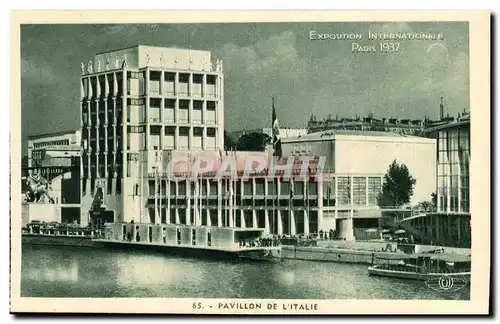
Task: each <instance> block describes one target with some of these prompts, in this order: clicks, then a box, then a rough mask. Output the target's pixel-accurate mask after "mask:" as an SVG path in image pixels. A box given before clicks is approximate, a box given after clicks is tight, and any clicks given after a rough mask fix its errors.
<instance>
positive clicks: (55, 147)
mask: <svg viewBox="0 0 500 324" xmlns="http://www.w3.org/2000/svg"><path fill="white" fill-rule="evenodd" d="M36 150H40V151H41V150H44V151H75V152H76V151H80V150H81V147H80V145H75V144H73V145H47V146H44V147H41V148H38V149H33V151H36Z"/></svg>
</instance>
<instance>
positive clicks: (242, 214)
mask: <svg viewBox="0 0 500 324" xmlns="http://www.w3.org/2000/svg"><path fill="white" fill-rule="evenodd" d="M239 212H240V227H241V228H246V227H247V224H246V217H245V211H244V210H243V209H241V210H240V211H239Z"/></svg>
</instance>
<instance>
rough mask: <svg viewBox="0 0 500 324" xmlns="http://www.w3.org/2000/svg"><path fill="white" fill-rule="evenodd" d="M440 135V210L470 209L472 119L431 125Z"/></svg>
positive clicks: (438, 183) (462, 210) (435, 134)
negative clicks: (437, 125)
mask: <svg viewBox="0 0 500 324" xmlns="http://www.w3.org/2000/svg"><path fill="white" fill-rule="evenodd" d="M429 132H430V133H431V134H433V136H435V138H436V139H437V211H438V212H441V213H465V214H467V213H469V212H470V210H469V208H470V200H469V197H470V190H469V189H470V188H469V167H470V119H467V120H459V121H456V122H453V123H449V124H447V125H443V126H440V127H436V128H433V129H430V130H429Z"/></svg>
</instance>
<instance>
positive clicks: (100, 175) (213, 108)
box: [80, 46, 224, 221]
mask: <svg viewBox="0 0 500 324" xmlns="http://www.w3.org/2000/svg"><path fill="white" fill-rule="evenodd" d="M80 81H81V82H80V84H81V116H82V121H81V124H82V146H83V154H82V171H81V174H82V199H83V200H82V204H83V206H84V207H83V208H82V215H81V216H82V220H84V221H88V214H89V212H90V211H91V209H92V206H93V202H94V198H96V192H99V195H102V200H103V205H105V206H106V209H109V210H111V211H113V213H114V215H113V216H112V219H113V220H114V221H130V220H132V219H134V218H137V217H138V215H139V214H140V213H141V212H142V209H143V208H142V207H143V206H141V205H140V204H139V200H138V199H134V197H136V196H137V195H138V191H140V192H141V193H146V190H147V183H148V175H151V174H154V170H155V168H156V167H157V157H158V156H159V155H163V154H164V152H166V151H167V152H168V151H171V150H190V151H202V150H212V151H218V150H220V149H223V141H224V131H223V130H224V93H223V87H224V80H223V73H222V61H219V60H217V62H216V65H215V67H214V65H213V63H212V58H211V54H210V52H207V51H197V50H188V49H176V48H162V47H151V46H136V47H132V48H127V49H122V50H117V51H112V52H107V53H101V54H97V55H95V57H94V58H93V60H91V61H89V62H88V63H82V66H81V77H80Z"/></svg>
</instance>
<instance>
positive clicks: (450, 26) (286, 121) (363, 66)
mask: <svg viewBox="0 0 500 324" xmlns="http://www.w3.org/2000/svg"><path fill="white" fill-rule="evenodd" d="M311 31H315V32H316V33H328V34H331V33H361V34H363V39H362V40H359V41H358V40H354V41H353V40H331V39H328V40H311V39H310V33H311ZM369 31H370V32H373V33H375V32H392V33H395V32H407V33H419V32H423V33H436V34H437V33H441V34H443V36H444V37H443V39H442V40H400V41H386V42H394V43H399V51H398V52H397V53H382V52H380V47H379V46H380V41H374V40H368V32H369ZM353 43H357V44H359V45H360V46H375V47H376V49H377V51H376V52H364V53H359V52H353V51H352V48H353V46H355V45H353ZM139 44H140V45H153V46H165V47H178V48H192V49H200V50H209V51H211V52H212V60H213V61H214V62H215V60H216V59H222V60H223V61H224V81H225V88H224V93H225V125H226V130H228V131H235V130H242V129H254V128H262V127H269V126H270V124H271V102H272V97H273V96H274V97H275V98H276V111H277V115H278V119H279V122H280V125H281V127H300V128H305V127H306V126H307V121H308V119H309V117H310V116H311V114H314V115H315V116H316V117H317V118H318V119H322V118H325V117H328V115H329V114H331V115H332V116H333V117H335V116H338V117H339V118H340V117H350V116H355V115H360V116H366V115H368V114H369V113H373V115H374V116H375V117H380V118H382V117H387V118H389V117H400V118H423V117H424V116H427V117H429V118H431V119H433V118H437V117H438V111H439V103H440V97H441V96H443V97H444V103H445V113H449V114H450V116H456V115H457V113H458V112H461V111H463V110H464V109H466V110H469V34H468V23H466V22H425V23H419V22H408V23H405V22H387V23H384V22H378V23H373V22H372V23H368V22H360V23H358V22H342V23H335V22H332V23H254V24H249V23H245V24H149V25H135V24H119V25H92V24H85V25H81V24H80V25H79V24H73V25H61V24H59V25H23V26H21V67H20V68H21V111H22V140H23V148H25V146H26V140H27V136H29V135H38V134H43V133H47V132H56V131H65V130H75V129H78V128H79V127H80V117H79V109H80V108H79V107H80V106H79V96H80V88H79V78H80V63H81V62H88V61H89V60H92V59H93V56H94V54H95V53H100V52H105V51H111V50H114V49H121V48H124V47H129V46H135V45H139Z"/></svg>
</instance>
